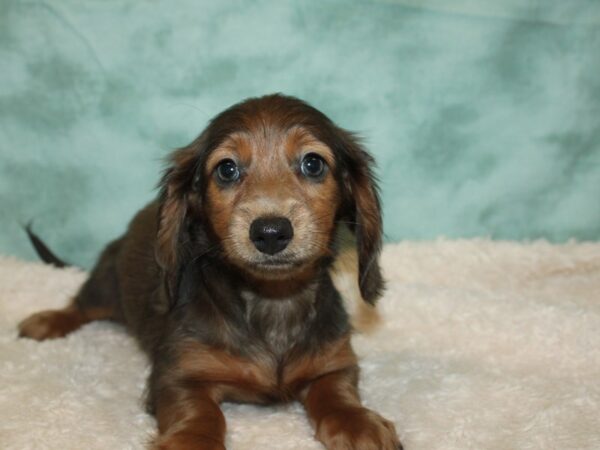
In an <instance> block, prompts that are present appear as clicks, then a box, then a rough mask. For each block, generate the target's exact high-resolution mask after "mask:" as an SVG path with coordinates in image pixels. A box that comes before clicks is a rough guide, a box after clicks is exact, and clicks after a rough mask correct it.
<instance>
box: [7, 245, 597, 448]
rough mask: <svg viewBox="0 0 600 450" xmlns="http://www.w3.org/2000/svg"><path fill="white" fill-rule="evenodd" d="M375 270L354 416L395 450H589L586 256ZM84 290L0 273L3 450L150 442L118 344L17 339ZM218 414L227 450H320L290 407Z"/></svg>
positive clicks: (130, 362) (399, 264)
mask: <svg viewBox="0 0 600 450" xmlns="http://www.w3.org/2000/svg"><path fill="white" fill-rule="evenodd" d="M382 262H383V267H384V272H385V275H386V278H387V280H388V289H387V292H386V294H385V296H384V298H383V299H382V300H381V302H380V304H379V308H378V310H379V315H380V320H379V322H378V324H376V326H373V323H372V322H373V320H372V317H371V319H370V320H367V321H364V323H367V324H369V325H370V326H368V327H366V328H367V329H368V331H365V332H363V333H360V334H359V333H357V334H356V335H355V337H354V346H355V349H356V351H357V353H358V355H359V356H360V358H361V368H362V379H361V393H362V396H363V399H364V402H365V404H366V405H367V406H368V407H370V408H373V409H376V410H377V411H379V412H380V413H381V414H382V415H384V416H386V417H388V418H389V419H391V420H393V421H394V422H395V423H396V427H397V429H398V432H399V434H400V437H401V439H402V441H403V443H404V445H405V448H406V449H408V450H412V449H415V450H416V449H427V450H431V449H502V450H507V449H599V448H600V244H599V243H586V244H581V243H568V244H564V245H551V244H548V243H545V242H535V243H529V244H517V243H510V242H492V241H487V240H468V241H443V240H440V241H435V242H423V243H408V242H407V243H401V244H394V245H388V246H387V247H386V248H385V250H384V253H383V260H382ZM85 277H86V274H85V273H84V272H81V271H78V270H76V269H63V270H59V269H54V268H51V267H49V266H45V265H43V264H39V263H31V262H23V261H19V260H16V259H13V258H8V257H3V258H0V448H2V449H5V450H11V449H19V450H23V449H60V450H68V449H77V450H81V449H86V450H92V449H109V448H110V449H143V448H145V446H146V445H147V443H148V442H149V441H150V440H151V439H152V436H153V435H154V432H155V423H154V419H153V418H152V417H151V416H149V415H147V414H146V413H145V412H144V409H143V402H142V400H141V399H142V397H143V393H144V383H145V378H146V377H147V375H148V370H149V369H148V362H147V360H146V358H145V357H144V355H143V354H142V353H141V352H140V351H139V350H138V348H137V347H136V344H135V342H134V341H133V340H132V338H130V337H129V336H128V335H127V334H126V333H125V331H124V330H123V328H121V327H120V326H118V325H116V324H111V323H106V322H99V323H93V324H89V325H87V326H85V327H83V328H82V329H80V330H79V331H77V332H75V333H73V334H72V335H70V336H68V337H67V338H65V339H59V340H53V341H47V342H42V343H38V342H34V341H31V340H18V339H17V337H16V324H17V323H18V322H19V321H20V320H21V319H23V318H24V317H25V316H27V315H28V314H30V313H32V312H34V311H37V310H39V309H42V308H52V307H60V306H62V305H64V304H65V303H66V302H67V301H68V298H69V297H70V296H71V295H72V294H73V293H74V292H75V291H76V289H77V287H78V286H79V285H80V284H81V282H82V281H83V280H84V279H85ZM342 278H343V277H342ZM346 282H348V284H351V281H350V279H347V280H346ZM339 283H340V285H343V284H344V280H343V279H342V281H340V282H339ZM349 291H351V289H350V290H349ZM348 295H349V296H351V294H348ZM350 306H351V307H352V305H350ZM351 309H352V308H351ZM359 310H360V309H359ZM357 323H361V322H360V320H357ZM223 408H224V412H225V416H226V418H227V422H228V435H227V448H228V449H234V450H250V449H261V450H267V449H277V450H285V449H302V450H312V449H314V450H317V449H322V446H321V445H320V444H319V443H318V442H317V441H315V440H314V438H313V432H312V430H311V428H310V426H309V423H308V421H307V420H306V418H305V416H304V414H303V411H302V408H301V407H300V406H299V405H297V404H291V405H282V406H275V407H259V406H253V405H233V404H225V405H223Z"/></svg>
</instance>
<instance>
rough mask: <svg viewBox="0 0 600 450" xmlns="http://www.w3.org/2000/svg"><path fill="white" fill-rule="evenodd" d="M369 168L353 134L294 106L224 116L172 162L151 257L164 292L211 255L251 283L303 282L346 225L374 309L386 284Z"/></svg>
mask: <svg viewBox="0 0 600 450" xmlns="http://www.w3.org/2000/svg"><path fill="white" fill-rule="evenodd" d="M372 163H373V159H372V157H371V156H370V155H369V154H368V153H367V152H366V150H365V149H364V148H363V147H362V146H361V145H360V143H359V142H358V141H357V139H356V138H355V137H354V136H353V135H352V133H349V132H348V131H345V130H343V129H342V128H339V127H338V126H336V125H335V124H334V123H333V122H332V121H331V120H330V119H329V118H327V117H326V116H325V115H324V114H323V113H321V112H320V111H318V110H316V109H315V108H313V107H312V106H310V105H308V104H306V103H304V102H302V101H301V100H298V99H296V98H293V97H286V96H283V95H278V94H275V95H269V96H265V97H259V98H253V99H248V100H246V101H243V102H241V103H238V104H236V105H233V106H232V107H230V108H229V109H227V110H225V111H223V112H222V113H221V114H219V115H217V116H216V117H215V118H214V119H213V120H212V121H211V122H210V123H209V125H208V127H207V128H206V129H205V130H204V132H203V133H202V134H201V135H200V136H199V137H198V138H197V139H196V140H195V141H194V142H192V143H191V144H190V145H188V146H187V147H184V148H182V149H179V150H177V151H176V152H174V153H173V155H172V156H171V158H170V166H169V168H168V169H167V171H166V172H165V175H164V177H163V180H162V182H161V187H162V189H161V197H160V199H159V200H160V213H159V218H158V219H159V223H158V233H157V243H156V258H157V262H158V263H159V264H160V266H161V267H162V268H163V273H164V275H165V278H166V281H167V285H168V289H169V292H170V293H171V294H172V296H173V297H174V296H175V295H176V291H177V284H178V280H179V275H178V274H180V273H181V271H182V270H183V268H184V267H185V266H186V264H187V262H188V261H189V260H190V258H194V260H197V259H198V258H201V257H202V255H205V254H208V253H213V252H214V251H215V249H218V250H219V255H218V256H217V257H220V258H223V259H225V260H227V262H229V263H230V264H233V265H235V266H237V267H238V268H240V269H242V270H243V271H244V272H246V273H248V274H250V275H252V276H253V277H254V278H260V279H264V280H277V281H279V282H280V281H285V280H286V279H289V280H290V281H292V280H295V281H301V280H303V279H304V280H305V279H306V278H307V276H308V275H310V273H311V272H313V271H312V270H311V268H316V267H317V265H316V264H315V263H316V262H317V261H319V260H322V261H327V258H326V257H328V256H334V255H332V253H333V246H332V244H333V241H334V234H335V229H336V225H337V223H336V222H339V221H343V222H345V223H346V224H348V225H349V228H350V229H351V231H352V232H353V233H354V235H355V237H356V246H357V253H358V263H359V264H358V266H359V268H358V269H359V273H358V276H359V279H358V281H359V286H360V289H361V293H362V295H363V298H364V299H365V300H366V301H368V302H370V303H373V302H374V301H375V300H376V299H377V298H378V297H379V295H380V294H381V292H382V289H383V280H382V278H381V274H380V270H379V264H378V256H379V251H380V247H381V210H380V204H379V198H378V195H377V184H376V181H375V179H374V176H373V173H372V169H371V166H372ZM201 236H203V237H201ZM213 256H214V255H213ZM329 260H331V259H329ZM304 275H307V276H304Z"/></svg>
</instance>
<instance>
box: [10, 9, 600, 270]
mask: <svg viewBox="0 0 600 450" xmlns="http://www.w3.org/2000/svg"><path fill="white" fill-rule="evenodd" d="M0 61H1V62H0V208H1V214H0V253H5V254H14V255H18V256H20V257H25V258H34V254H33V252H32V250H31V249H30V246H29V244H28V243H27V241H26V239H25V237H24V234H23V232H22V231H21V230H20V228H19V223H20V222H21V223H23V222H26V221H28V220H30V219H34V224H35V229H36V231H37V232H38V233H40V234H41V235H42V236H43V237H44V238H45V239H46V240H47V241H48V242H49V243H50V244H51V247H52V248H54V249H55V250H56V251H57V253H58V254H60V255H62V256H64V257H65V258H66V259H68V260H70V261H72V262H75V263H77V264H80V265H84V266H89V265H90V264H91V263H92V262H93V260H94V258H95V256H96V254H97V253H98V251H99V250H100V248H101V247H102V246H103V245H104V244H105V243H106V242H107V241H109V240H110V239H112V238H114V237H116V236H117V235H118V234H119V233H121V232H122V231H123V230H124V228H125V226H126V223H127V222H128V220H129V219H130V217H131V216H132V214H133V213H134V212H135V211H136V210H137V209H138V208H139V207H141V206H142V205H143V204H144V203H145V202H147V201H148V200H150V199H151V198H152V197H153V196H154V194H155V191H154V186H155V184H156V182H157V180H158V177H159V171H160V169H161V167H162V162H161V160H162V158H163V157H164V156H165V155H166V154H167V153H168V152H169V150H170V149H173V148H175V147H178V146H182V145H185V144H187V143H188V142H190V141H191V140H192V139H193V138H194V137H195V136H196V135H197V134H199V133H200V131H201V130H202V129H203V127H204V126H205V124H206V122H207V120H208V119H209V118H210V117H211V116H213V115H215V114H216V113H218V112H220V111H221V110H222V109H224V108H225V107H227V106H229V105H230V104H232V103H235V102H237V101H239V100H241V99H243V98H246V97H249V96H255V95H262V94H265V93H271V92H276V91H281V92H284V93H287V94H291V95H296V96H299V97H301V98H303V99H305V100H307V101H309V102H310V103H312V104H313V105H315V106H316V107H317V108H319V109H321V110H322V111H324V112H325V113H326V114H328V115H329V116H330V117H331V118H333V119H334V120H335V121H337V122H338V123H339V124H340V125H342V126H343V127H345V128H349V129H351V130H356V131H358V132H359V133H361V134H362V135H363V136H364V137H365V140H366V143H367V145H368V147H369V148H370V149H371V151H372V152H373V153H374V154H375V156H376V157H377V160H378V161H379V170H378V173H379V175H380V177H381V180H382V188H383V200H384V204H385V229H386V235H387V238H388V240H400V239H430V238H435V237H437V236H447V237H471V236H488V237H492V238H495V239H537V238H546V239H549V240H552V241H564V240H567V239H570V238H575V239H579V240H598V239H599V238H600V201H599V198H600V2H599V1H594V0H589V1H578V0H569V1H565V0H545V1H525V0H522V1H517V0H510V1H500V0H497V1H475V0H473V1H466V0H463V1H454V2H453V1H443V0H439V1H416V0H415V1H400V0H397V1H393V0H389V1H383V0H381V1H349V0H344V1H341V0H340V1H323V0H320V1H316V0H315V1H284V0H262V1H198V0H187V1H185V0H184V1H181V0H178V1H150V0H148V1H133V0H130V1H126V0H102V1H100V0H96V1H93V0H88V1H81V0H60V1H58V0H56V1H46V2H44V1H12V0H0Z"/></svg>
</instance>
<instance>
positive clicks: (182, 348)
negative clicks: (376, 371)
mask: <svg viewBox="0 0 600 450" xmlns="http://www.w3.org/2000/svg"><path fill="white" fill-rule="evenodd" d="M372 164H373V160H372V158H371V156H370V155H369V154H368V153H367V152H366V151H365V150H364V149H363V148H362V147H361V145H360V144H359V143H358V142H357V140H356V138H355V137H354V136H353V135H352V134H351V133H349V132H347V131H345V130H343V129H341V128H339V127H338V126H336V125H335V124H334V123H332V121H331V120H330V119H328V118H327V117H326V116H325V115H324V114H322V113H321V112H319V111H318V110H316V109H315V108H313V107H311V106H309V105H308V104H306V103H304V102H302V101H300V100H298V99H296V98H293V97H287V96H283V95H279V94H277V95H269V96H265V97H260V98H252V99H248V100H246V101H243V102H241V103H239V104H236V105H234V106H232V107H231V108H229V109H227V110H226V111H224V112H222V113H221V114H219V115H218V116H216V117H215V118H214V119H212V121H211V122H210V123H209V125H208V127H207V128H206V129H205V130H204V132H203V133H202V134H201V135H200V136H199V137H198V138H197V139H196V140H195V141H194V142H192V143H191V144H190V145H189V146H187V147H184V148H182V149H179V150H177V151H175V152H174V153H173V155H172V156H171V158H170V162H169V167H168V169H167V170H166V172H165V173H164V176H163V178H162V181H161V182H160V195H159V197H158V199H157V200H156V201H154V202H152V203H150V204H149V205H148V206H146V207H145V208H144V209H143V210H141V211H140V212H138V214H137V215H136V216H135V217H134V219H133V220H132V222H131V223H130V225H129V228H128V230H127V232H126V233H125V235H124V236H122V237H121V238H119V239H117V240H115V241H114V242H112V243H110V244H109V245H108V246H107V247H106V249H105V250H104V251H103V253H102V255H101V256H100V259H99V261H98V263H97V265H96V267H95V268H94V269H93V271H92V273H91V275H90V277H89V279H88V280H87V281H86V282H85V284H84V285H83V286H82V287H81V289H80V291H79V292H78V294H77V295H76V296H75V298H74V299H73V301H72V303H71V304H70V305H69V306H67V307H66V308H64V309H62V310H57V311H44V312H40V313H38V314H34V315H33V316H31V317H29V318H28V319H26V320H24V321H23V322H22V323H21V324H20V326H19V328H20V335H21V336H24V337H29V338H33V339H38V340H43V339H48V338H56V337H61V336H65V335H66V334H67V333H70V332H72V331H74V330H76V329H77V328H79V327H80V326H82V325H83V324H85V323H87V322H90V321H93V320H114V321H117V322H121V323H123V324H124V325H125V326H126V327H127V329H128V330H129V331H130V332H131V334H132V335H133V336H135V338H136V339H137V340H138V342H139V344H140V346H141V347H142V348H143V349H144V350H145V351H146V352H147V354H148V355H149V357H150V359H151V361H152V373H151V376H150V378H149V380H148V393H149V394H148V408H149V411H150V412H152V413H153V414H154V415H155V416H156V420H157V424H158V436H157V438H156V439H155V441H154V442H153V444H152V445H153V448H154V449H169V450H175V449H185V450H193V449H198V450H200V449H203V450H208V449H211V450H213V449H215V450H216V449H224V448H225V447H224V442H225V418H224V417H223V413H222V412H221V409H220V407H219V404H220V403H221V402H223V401H234V402H253V403H262V404H266V403H271V402H287V401H292V400H298V401H300V402H301V403H302V404H303V406H304V408H305V410H306V413H307V415H308V417H309V420H310V422H311V424H312V425H313V426H314V429H315V433H316V437H317V439H319V440H320V441H321V442H322V443H323V444H324V445H325V447H326V448H328V449H330V450H338V449H339V450H341V449H344V450H347V449H356V450H358V449H360V450H367V449H368V450H392V449H398V448H400V442H399V440H398V438H397V434H396V431H395V430H394V426H393V424H392V423H391V422H390V421H388V420H386V419H384V418H383V417H381V416H380V415H379V414H377V413H376V412H373V411H371V410H369V409H366V408H365V407H363V406H362V405H361V401H360V398H359V394H358V388H357V383H358V364H357V359H356V356H355V354H354V352H353V350H352V347H351V344H350V333H351V326H350V325H349V319H348V315H347V313H346V311H345V309H344V306H343V302H342V299H341V298H340V295H339V293H338V291H337V290H336V288H335V286H334V284H333V282H332V279H331V276H330V273H329V269H330V268H331V267H332V264H333V263H334V262H335V259H336V255H337V253H338V249H337V248H336V247H337V246H338V242H337V239H336V236H337V234H338V233H337V230H338V228H339V227H340V226H348V228H349V229H350V230H351V232H352V233H353V234H354V236H355V240H356V248H357V254H358V274H359V275H358V276H359V279H358V285H359V288H360V293H361V296H362V298H363V299H364V301H365V302H368V303H369V304H374V302H375V301H376V300H377V298H378V297H379V296H380V295H381V293H382V290H383V280H382V277H381V273H380V268H379V262H378V258H379V251H380V248H381V211H380V203H379V198H378V192H377V186H376V183H375V181H374V177H373V173H372V170H371V166H372Z"/></svg>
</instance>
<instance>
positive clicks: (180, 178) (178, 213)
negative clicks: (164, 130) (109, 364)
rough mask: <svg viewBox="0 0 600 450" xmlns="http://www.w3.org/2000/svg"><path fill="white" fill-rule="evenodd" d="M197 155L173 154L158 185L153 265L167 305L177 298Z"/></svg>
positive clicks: (190, 150)
mask: <svg viewBox="0 0 600 450" xmlns="http://www.w3.org/2000/svg"><path fill="white" fill-rule="evenodd" d="M197 158H198V156H197V151H196V150H195V149H194V148H192V147H185V148H182V149H179V150H176V151H175V152H174V153H173V154H172V155H171V156H170V158H169V164H170V166H169V167H168V168H167V170H166V171H165V173H164V175H163V177H162V180H161V182H160V185H159V186H160V196H159V211H158V231H157V236H156V249H155V256H156V261H157V262H158V264H159V266H160V267H161V268H162V270H163V273H164V275H165V282H166V288H167V292H168V294H169V300H170V303H171V305H173V304H174V302H175V300H176V296H177V288H178V284H179V277H180V274H181V269H182V266H183V264H184V261H185V260H186V259H187V256H188V255H187V252H186V248H187V247H186V245H185V242H186V241H187V239H186V236H185V234H186V232H187V230H186V219H187V217H188V209H189V205H188V198H187V197H188V194H189V192H190V190H191V188H192V178H193V176H194V172H195V167H196V162H197Z"/></svg>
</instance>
